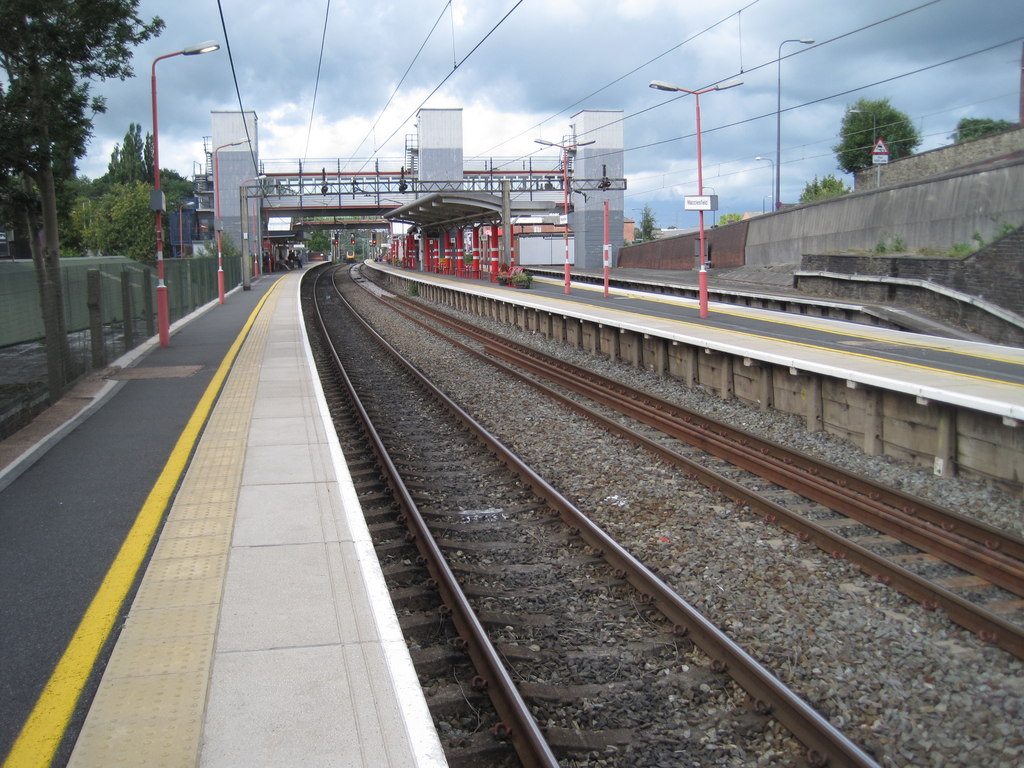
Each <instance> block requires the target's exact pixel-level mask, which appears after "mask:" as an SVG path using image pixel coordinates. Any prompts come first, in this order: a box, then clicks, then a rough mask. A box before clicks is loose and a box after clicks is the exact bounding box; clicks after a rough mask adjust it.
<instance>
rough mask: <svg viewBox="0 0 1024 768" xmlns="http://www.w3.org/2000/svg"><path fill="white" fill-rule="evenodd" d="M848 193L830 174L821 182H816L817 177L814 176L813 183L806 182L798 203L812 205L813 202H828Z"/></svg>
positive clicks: (846, 188)
mask: <svg viewBox="0 0 1024 768" xmlns="http://www.w3.org/2000/svg"><path fill="white" fill-rule="evenodd" d="M849 192H850V188H849V187H848V186H846V185H845V184H843V182H842V181H840V180H839V179H837V178H836V177H835V176H833V175H832V174H831V173H830V174H829V175H828V176H826V177H825V178H823V179H822V180H821V181H818V177H817V176H815V177H814V181H810V182H808V183H807V186H806V187H804V191H803V192H801V193H800V202H801V203H813V202H814V201H815V200H828V199H829V198H832V197H842V196H843V195H845V194H848V193H849Z"/></svg>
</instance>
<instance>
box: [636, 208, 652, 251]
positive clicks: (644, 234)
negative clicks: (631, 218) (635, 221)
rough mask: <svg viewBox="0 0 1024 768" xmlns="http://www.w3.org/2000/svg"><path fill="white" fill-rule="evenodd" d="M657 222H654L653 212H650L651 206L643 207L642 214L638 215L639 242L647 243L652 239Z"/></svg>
mask: <svg viewBox="0 0 1024 768" xmlns="http://www.w3.org/2000/svg"><path fill="white" fill-rule="evenodd" d="M656 225H657V222H655V220H654V212H653V211H651V206H649V205H645V206H644V210H643V213H642V214H641V215H640V224H639V225H638V226H637V233H638V234H639V237H638V238H637V239H638V240H640V241H641V242H644V243H646V242H649V241H651V240H653V239H654V227H655V226H656Z"/></svg>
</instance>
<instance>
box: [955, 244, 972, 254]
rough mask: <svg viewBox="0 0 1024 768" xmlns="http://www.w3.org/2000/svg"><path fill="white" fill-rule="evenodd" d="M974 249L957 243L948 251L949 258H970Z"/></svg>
mask: <svg viewBox="0 0 1024 768" xmlns="http://www.w3.org/2000/svg"><path fill="white" fill-rule="evenodd" d="M974 250H975V249H974V248H973V247H972V246H970V245H968V244H967V243H957V244H956V245H954V246H953V247H952V248H951V249H950V250H949V255H950V256H970V255H971V254H972V253H974Z"/></svg>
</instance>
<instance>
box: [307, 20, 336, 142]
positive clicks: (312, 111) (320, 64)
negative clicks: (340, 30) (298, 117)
mask: <svg viewBox="0 0 1024 768" xmlns="http://www.w3.org/2000/svg"><path fill="white" fill-rule="evenodd" d="M330 17H331V0H327V8H326V9H325V10H324V29H323V33H322V34H321V35H320V56H319V57H318V58H317V62H316V81H315V82H314V83H313V103H312V104H311V105H310V107H309V128H308V129H307V130H306V146H305V148H304V149H303V150H302V159H303V160H305V159H306V157H308V155H309V137H310V136H311V135H312V133H313V118H314V116H315V115H316V95H317V93H318V92H319V90H320V70H321V68H322V67H323V64H324V45H325V43H326V42H327V22H328V21H329V20H330Z"/></svg>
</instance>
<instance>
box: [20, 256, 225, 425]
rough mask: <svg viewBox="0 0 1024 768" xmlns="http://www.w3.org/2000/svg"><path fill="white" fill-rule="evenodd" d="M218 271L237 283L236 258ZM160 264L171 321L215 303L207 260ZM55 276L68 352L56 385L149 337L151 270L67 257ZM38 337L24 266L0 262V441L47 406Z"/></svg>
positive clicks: (35, 304) (35, 305) (33, 285)
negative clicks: (58, 276)
mask: <svg viewBox="0 0 1024 768" xmlns="http://www.w3.org/2000/svg"><path fill="white" fill-rule="evenodd" d="M223 266H224V284H225V285H226V286H228V287H229V288H230V287H231V286H235V285H238V284H239V283H240V282H241V258H240V257H238V256H234V257H229V256H225V257H223ZM164 267H165V269H164V274H165V282H166V285H167V300H168V305H169V309H170V321H171V322H172V323H173V322H174V321H176V320H179V319H181V318H182V317H184V316H185V315H188V314H189V313H190V312H193V311H194V310H195V309H196V308H198V307H200V306H202V305H204V304H206V303H208V302H210V301H212V300H214V299H215V298H217V259H216V258H215V257H209V258H191V259H166V260H164ZM61 279H62V289H63V298H64V317H65V320H66V322H67V330H68V343H69V346H70V349H71V365H70V367H69V380H68V381H65V382H61V383H62V384H63V385H65V386H66V385H70V384H71V383H73V381H74V380H77V379H78V378H79V377H81V376H83V375H84V374H86V373H88V372H89V371H91V370H93V369H94V368H102V367H103V366H105V365H106V364H107V363H108V362H109V361H111V360H115V359H116V358H118V357H119V356H121V355H122V354H124V353H125V352H128V351H129V350H131V349H133V348H134V347H136V346H138V345H139V344H140V343H142V342H143V341H145V340H146V339H147V338H149V337H151V336H153V335H155V333H156V269H155V267H152V266H147V265H145V264H141V263H139V262H136V261H132V260H130V259H125V258H120V257H97V258H83V259H67V260H65V261H63V262H62V263H61ZM90 284H91V285H92V288H90ZM90 304H92V305H93V306H92V307H90ZM44 336H45V334H44V330H43V319H42V311H41V308H40V299H39V287H38V284H37V281H36V274H35V269H34V267H33V265H32V263H31V262H30V261H19V262H0V439H3V437H5V436H7V435H9V434H11V433H12V432H14V431H15V430H17V429H19V428H20V427H21V426H22V425H23V424H24V423H26V422H27V421H28V420H29V419H31V417H32V416H33V415H34V414H35V413H37V412H38V411H39V410H41V409H42V408H43V407H45V406H46V404H47V391H48V387H47V381H46V375H47V374H46V348H45V343H44V342H45V339H44Z"/></svg>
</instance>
